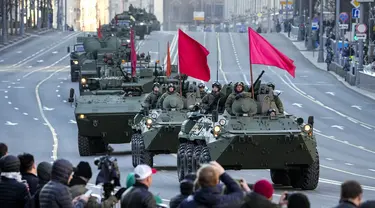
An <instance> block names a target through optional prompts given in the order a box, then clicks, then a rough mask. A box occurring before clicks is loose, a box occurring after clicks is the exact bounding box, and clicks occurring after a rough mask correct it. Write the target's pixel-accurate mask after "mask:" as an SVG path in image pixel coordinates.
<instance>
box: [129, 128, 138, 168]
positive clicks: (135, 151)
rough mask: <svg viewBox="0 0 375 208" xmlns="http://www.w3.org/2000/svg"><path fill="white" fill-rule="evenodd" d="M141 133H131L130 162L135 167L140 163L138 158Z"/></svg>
mask: <svg viewBox="0 0 375 208" xmlns="http://www.w3.org/2000/svg"><path fill="white" fill-rule="evenodd" d="M140 136H141V135H140V134H138V133H137V134H133V135H132V137H131V140H130V141H131V143H132V145H131V148H132V164H133V167H137V165H138V164H139V163H140V160H139V148H138V147H139V137H140Z"/></svg>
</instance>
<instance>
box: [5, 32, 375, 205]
mask: <svg viewBox="0 0 375 208" xmlns="http://www.w3.org/2000/svg"><path fill="white" fill-rule="evenodd" d="M188 34H189V35H191V36H192V37H193V38H194V39H196V40H197V41H199V42H201V43H202V44H203V45H205V46H206V47H207V49H208V50H209V51H210V55H209V57H208V62H209V66H210V68H211V72H212V73H211V78H212V79H211V80H216V71H217V69H218V71H219V73H218V80H220V82H222V83H223V84H224V83H227V82H231V81H232V82H235V81H245V82H247V83H249V79H250V78H249V77H250V76H249V60H248V41H247V36H246V34H237V33H220V35H219V38H218V39H217V37H216V34H215V33H188ZM76 35H79V34H78V33H68V32H67V33H55V34H51V33H49V34H47V35H44V36H40V37H34V38H33V39H32V40H30V41H28V42H26V43H24V44H23V45H20V46H17V47H11V48H10V49H6V50H4V51H2V52H1V55H0V75H1V79H0V81H1V82H0V94H3V95H2V97H0V102H2V106H3V107H2V108H1V109H0V113H1V115H2V117H1V118H0V125H1V123H2V124H3V127H2V131H0V137H1V138H2V141H4V142H6V143H7V144H8V145H9V148H10V153H12V154H18V153H21V152H30V153H32V154H34V155H35V157H36V160H37V162H40V161H52V160H53V159H54V158H56V157H59V158H66V159H68V160H70V161H71V162H72V163H73V164H74V165H76V164H77V163H78V162H79V161H81V160H84V161H89V162H93V160H94V158H95V157H80V156H79V154H78V147H77V127H76V124H75V120H74V115H73V111H74V108H73V107H72V106H71V105H70V104H69V103H67V98H68V95H69V89H70V88H75V89H77V87H78V84H77V83H71V82H70V77H69V68H68V66H69V59H68V56H67V55H68V54H67V51H66V47H67V46H68V45H73V44H74V42H75V37H76ZM265 37H266V38H267V39H268V40H269V41H270V42H271V43H272V44H273V45H274V46H275V47H277V48H279V49H280V50H281V51H282V52H284V53H285V54H286V55H288V56H289V57H290V58H292V59H293V60H295V62H296V65H297V73H296V74H297V76H296V78H295V79H293V78H291V77H290V76H289V75H286V73H285V72H284V71H282V70H280V69H276V68H272V67H266V66H254V67H253V69H254V75H255V76H254V77H255V78H256V76H257V74H259V72H260V71H261V70H262V69H264V70H265V71H266V73H265V75H264V76H263V79H262V82H269V81H270V82H274V83H275V84H276V88H277V89H279V90H282V91H283V94H282V95H281V99H282V100H283V102H284V106H285V109H286V111H287V112H288V113H291V114H295V115H298V116H301V117H303V118H306V119H307V117H308V116H309V115H313V116H315V124H316V132H315V135H316V137H317V140H318V145H319V146H318V148H319V153H320V163H321V174H320V177H321V179H320V183H319V187H318V188H317V189H316V190H315V191H308V192H305V193H307V194H308V196H309V198H310V200H311V201H312V203H313V207H332V206H334V205H335V204H336V203H337V202H338V200H339V185H340V184H341V182H342V181H345V180H348V179H355V180H358V181H359V182H360V183H361V184H363V185H364V189H365V198H366V199H370V198H374V197H375V193H374V191H375V181H374V180H375V176H374V172H375V167H374V155H375V148H373V146H374V145H373V143H374V141H373V140H372V139H373V136H372V135H373V133H374V129H373V126H372V125H371V123H372V122H371V118H372V117H373V115H374V114H375V112H374V110H373V109H374V108H373V105H374V101H372V100H369V99H368V98H366V97H364V96H362V95H359V94H357V93H355V92H353V91H351V90H349V89H347V88H345V86H343V85H342V84H341V83H340V82H338V81H337V80H336V79H335V78H334V77H332V76H331V75H330V74H328V73H326V72H323V71H321V70H318V69H316V68H315V67H314V66H313V65H312V64H311V63H309V62H308V61H307V60H306V59H305V58H304V57H303V56H302V55H301V54H300V53H299V52H298V51H297V50H296V49H295V48H294V46H293V45H292V43H291V42H290V41H289V40H287V39H285V38H284V36H282V35H280V34H269V35H266V36H265ZM168 41H169V42H170V43H171V54H172V61H173V63H175V64H176V63H177V46H176V36H175V32H154V33H153V34H152V35H151V36H149V37H147V38H146V40H144V41H140V42H139V44H140V45H139V51H140V52H150V53H151V56H152V60H160V61H161V62H162V63H163V62H164V63H165V54H166V46H167V42H168ZM217 46H219V47H217ZM39 51H40V52H39ZM38 52H39V53H38ZM36 53H37V54H36ZM217 57H218V58H217ZM211 83H212V82H209V83H207V85H210V84H211ZM353 106H354V107H353ZM113 147H114V148H115V151H116V154H115V155H116V157H117V159H118V161H119V165H120V170H121V173H122V174H123V176H122V180H121V181H122V183H123V184H124V183H125V182H124V179H125V176H126V174H127V173H129V172H131V171H132V169H133V168H132V165H131V157H130V156H129V155H125V154H123V151H127V150H130V147H129V145H127V144H125V145H114V146H113ZM154 162H155V166H156V167H161V166H163V168H158V169H159V172H158V173H157V174H155V175H154V180H153V185H152V188H151V190H152V191H153V192H154V193H155V194H159V195H160V196H161V197H162V198H164V199H166V202H167V200H168V199H170V198H171V197H173V196H174V195H176V194H177V193H178V191H179V187H178V180H177V174H176V171H175V165H176V158H175V157H174V156H173V155H160V156H156V157H155V160H154ZM92 164H93V163H92ZM165 166H168V167H167V168H166V167H165ZM92 168H93V170H94V175H96V173H97V170H96V168H95V167H94V165H92ZM229 172H230V173H231V174H232V175H233V176H234V177H236V178H245V179H246V180H247V181H248V182H249V183H254V182H255V181H257V180H259V179H261V178H267V179H269V171H268V170H256V171H250V170H243V171H229ZM90 182H91V183H94V182H95V179H94V178H93V179H92V180H91V181H90ZM93 188H94V187H93ZM94 189H95V190H97V188H94ZM284 190H287V189H285V188H282V187H280V188H277V191H276V193H275V198H276V199H277V198H278V196H279V194H280V193H281V192H282V191H284Z"/></svg>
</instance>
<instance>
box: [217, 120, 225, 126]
mask: <svg viewBox="0 0 375 208" xmlns="http://www.w3.org/2000/svg"><path fill="white" fill-rule="evenodd" d="M219 124H220V125H222V126H224V125H225V124H227V121H226V120H225V119H221V120H220V121H219Z"/></svg>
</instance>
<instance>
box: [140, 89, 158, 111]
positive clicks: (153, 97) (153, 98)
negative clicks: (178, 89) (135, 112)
mask: <svg viewBox="0 0 375 208" xmlns="http://www.w3.org/2000/svg"><path fill="white" fill-rule="evenodd" d="M160 96H161V92H151V93H150V94H149V95H148V96H147V97H146V99H145V101H144V103H145V104H146V105H147V106H149V108H150V109H155V108H156V106H157V105H156V103H157V102H158V99H159V98H160Z"/></svg>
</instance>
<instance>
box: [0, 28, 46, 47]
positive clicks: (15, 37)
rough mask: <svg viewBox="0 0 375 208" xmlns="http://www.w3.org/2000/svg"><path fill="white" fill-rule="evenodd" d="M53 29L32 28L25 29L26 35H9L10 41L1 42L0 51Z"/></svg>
mask: <svg viewBox="0 0 375 208" xmlns="http://www.w3.org/2000/svg"><path fill="white" fill-rule="evenodd" d="M51 31H53V29H46V28H44V29H40V30H37V29H32V30H27V31H25V35H24V36H23V37H21V36H19V35H8V41H7V42H6V43H5V44H0V51H1V50H4V49H6V48H8V47H10V46H12V45H15V44H18V43H21V42H23V41H26V40H28V39H30V38H31V37H32V36H35V35H41V34H44V33H47V32H51ZM0 38H1V35H0Z"/></svg>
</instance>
